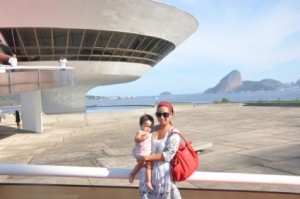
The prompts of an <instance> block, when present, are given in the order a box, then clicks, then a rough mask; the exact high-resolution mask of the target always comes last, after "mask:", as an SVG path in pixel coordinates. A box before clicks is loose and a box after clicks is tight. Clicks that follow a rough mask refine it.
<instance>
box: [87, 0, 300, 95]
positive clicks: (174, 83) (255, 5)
mask: <svg viewBox="0 0 300 199" xmlns="http://www.w3.org/2000/svg"><path fill="white" fill-rule="evenodd" d="M159 2H161V3H165V4H169V5H171V6H174V7H176V8H178V9H181V10H184V11H186V12H188V13H190V14H192V15H193V16H194V17H195V18H196V19H197V21H198V23H199V27H198V29H197V31H196V32H194V33H193V34H192V35H191V36H190V37H189V38H187V39H186V40H185V41H184V42H183V43H182V44H180V45H179V46H178V47H177V48H176V49H175V50H174V51H173V52H171V53H170V54H169V55H168V56H167V57H165V58H164V59H163V60H162V61H161V62H159V63H158V64H156V65H155V67H154V68H152V69H150V70H149V71H148V72H147V73H146V74H144V75H143V76H142V77H141V78H139V79H138V80H136V81H134V82H130V83H124V84H118V85H109V86H99V87H97V88H94V89H92V90H90V91H89V92H88V94H90V95H98V96H156V95H159V94H161V93H162V92H165V91H168V92H170V93H172V94H174V95H180V94H194V93H202V92H204V91H205V90H206V89H208V88H211V87H214V86H216V85H217V84H218V83H219V81H220V80H221V79H222V78H223V77H224V76H226V75H227V74H228V73H230V72H231V71H233V70H238V71H239V72H240V73H241V76H242V79H243V80H252V81H260V80H262V79H266V78H272V79H276V80H279V81H281V82H282V83H290V82H296V81H297V80H299V79H300V0H160V1H159Z"/></svg>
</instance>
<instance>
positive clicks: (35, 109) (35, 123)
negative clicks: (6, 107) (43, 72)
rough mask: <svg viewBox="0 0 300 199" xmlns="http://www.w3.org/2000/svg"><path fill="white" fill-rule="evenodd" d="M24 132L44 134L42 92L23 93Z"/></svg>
mask: <svg viewBox="0 0 300 199" xmlns="http://www.w3.org/2000/svg"><path fill="white" fill-rule="evenodd" d="M21 105H22V118H21V119H22V124H23V130H27V131H33V132H36V133H42V132H43V116H42V102H41V91H40V90H37V91H32V92H26V93H21Z"/></svg>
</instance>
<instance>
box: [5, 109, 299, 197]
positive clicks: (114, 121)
mask: <svg viewBox="0 0 300 199" xmlns="http://www.w3.org/2000/svg"><path fill="white" fill-rule="evenodd" d="M154 112H155V108H148V109H140V110H131V111H120V112H109V113H88V114H64V115H45V116H44V132H43V133H41V134H36V133H32V132H26V131H23V130H19V131H18V130H16V125H15V123H14V117H13V115H12V114H9V115H7V118H6V119H5V120H2V122H1V123H0V164H37V165H64V166H86V167H114V168H133V166H134V165H135V160H134V159H133V157H132V156H131V150H132V147H133V145H134V144H133V137H134V135H135V133H136V131H137V130H138V128H139V126H138V118H139V117H140V115H142V114H144V113H149V114H152V115H154ZM172 123H173V125H174V126H175V127H176V128H178V129H179V130H180V131H181V132H182V133H183V134H184V135H185V137H186V138H187V139H188V140H191V141H192V142H198V141H204V142H209V143H213V146H212V147H209V148H207V149H205V150H204V151H203V152H201V153H200V154H199V157H200V167H199V168H198V171H209V172H230V173H252V174H276V175H295V176H299V175H300V108H299V107H255V106H243V105H242V104H211V105H197V106H195V107H194V106H192V105H190V104H185V105H182V104H178V105H175V115H174V117H173V118H172ZM0 182H3V183H4V182H5V183H55V184H83V185H116V186H118V185H120V186H138V180H136V181H135V182H134V183H133V184H130V183H129V182H128V181H127V180H112V179H96V178H63V177H31V176H0ZM178 186H179V187H191V188H215V189H246V190H264V191H283V192H297V193H300V187H297V186H288V187H282V186H279V185H274V186H273V185H268V186H267V185H241V184H227V183H214V182H205V183H204V182H201V183H200V182H199V183H195V182H193V183H191V182H188V181H185V182H181V183H178Z"/></svg>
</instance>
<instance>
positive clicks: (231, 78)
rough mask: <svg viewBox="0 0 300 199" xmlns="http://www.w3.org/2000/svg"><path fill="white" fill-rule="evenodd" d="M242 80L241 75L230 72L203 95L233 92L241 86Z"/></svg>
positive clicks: (236, 72) (235, 71)
mask: <svg viewBox="0 0 300 199" xmlns="http://www.w3.org/2000/svg"><path fill="white" fill-rule="evenodd" d="M242 84H243V80H242V76H241V73H240V72H239V71H237V70H234V71H232V72H230V73H229V74H228V75H226V76H225V77H223V78H222V79H221V81H220V83H218V84H217V85H216V86H215V87H213V88H209V89H207V90H206V91H205V92H204V93H230V92H235V91H236V90H237V89H238V88H239V87H240V86H242Z"/></svg>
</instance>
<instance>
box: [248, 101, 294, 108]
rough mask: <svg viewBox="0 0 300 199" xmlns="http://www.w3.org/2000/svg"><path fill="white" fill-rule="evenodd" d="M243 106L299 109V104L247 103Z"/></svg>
mask: <svg viewBox="0 0 300 199" xmlns="http://www.w3.org/2000/svg"><path fill="white" fill-rule="evenodd" d="M244 106H283V107H300V102H248V103H245V104H244Z"/></svg>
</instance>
